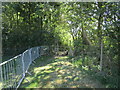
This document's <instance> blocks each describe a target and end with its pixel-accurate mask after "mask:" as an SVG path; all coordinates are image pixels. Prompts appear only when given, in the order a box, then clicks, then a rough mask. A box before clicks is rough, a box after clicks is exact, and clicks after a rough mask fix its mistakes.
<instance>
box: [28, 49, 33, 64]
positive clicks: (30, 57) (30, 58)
mask: <svg viewBox="0 0 120 90" xmlns="http://www.w3.org/2000/svg"><path fill="white" fill-rule="evenodd" d="M31 49H32V48H30V49H29V55H30V64H31V63H32V58H31Z"/></svg>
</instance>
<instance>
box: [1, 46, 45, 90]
mask: <svg viewBox="0 0 120 90" xmlns="http://www.w3.org/2000/svg"><path fill="white" fill-rule="evenodd" d="M45 48H46V47H44V46H41V47H33V48H30V49H28V50H26V51H24V52H23V53H22V54H20V55H17V56H15V57H14V58H11V59H9V60H7V61H5V62H3V63H1V64H0V89H2V88H18V87H19V86H20V84H21V82H22V80H23V79H24V78H25V74H26V73H27V72H28V69H29V66H30V65H31V64H32V62H33V61H34V60H35V59H37V58H38V57H40V56H41V54H43V52H44V51H45Z"/></svg>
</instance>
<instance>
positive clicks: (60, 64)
mask: <svg viewBox="0 0 120 90" xmlns="http://www.w3.org/2000/svg"><path fill="white" fill-rule="evenodd" d="M67 59H68V58H67V57H55V58H54V59H53V60H52V62H51V63H48V64H46V65H44V66H40V67H34V69H33V71H32V73H33V75H34V76H33V75H32V76H28V77H26V78H31V79H30V83H26V81H25V80H24V81H23V83H22V85H21V87H26V88H29V87H32V86H33V87H32V88H34V87H38V88H65V87H68V88H76V87H79V88H100V87H103V86H102V85H101V84H100V83H99V82H98V81H95V80H92V79H91V77H90V76H89V75H87V74H86V73H85V72H83V71H81V70H80V69H79V68H77V67H75V66H74V65H73V64H72V63H71V62H69V61H68V60H67ZM48 60H49V59H48ZM44 62H45V61H44ZM36 83H37V84H36Z"/></svg>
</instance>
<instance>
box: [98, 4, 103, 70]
mask: <svg viewBox="0 0 120 90" xmlns="http://www.w3.org/2000/svg"><path fill="white" fill-rule="evenodd" d="M101 6H102V3H101V2H99V3H98V7H99V9H101ZM101 20H102V13H100V15H99V18H98V28H97V29H98V37H99V42H98V43H99V48H100V52H99V53H100V56H99V57H100V71H102V69H103V68H102V67H103V42H102V29H101V22H102V21H101Z"/></svg>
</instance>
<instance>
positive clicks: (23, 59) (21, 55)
mask: <svg viewBox="0 0 120 90" xmlns="http://www.w3.org/2000/svg"><path fill="white" fill-rule="evenodd" d="M21 56H22V65H23V67H22V69H23V77H24V76H25V65H24V53H23V54H22V55H21Z"/></svg>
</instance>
